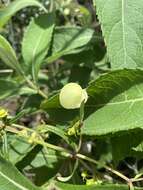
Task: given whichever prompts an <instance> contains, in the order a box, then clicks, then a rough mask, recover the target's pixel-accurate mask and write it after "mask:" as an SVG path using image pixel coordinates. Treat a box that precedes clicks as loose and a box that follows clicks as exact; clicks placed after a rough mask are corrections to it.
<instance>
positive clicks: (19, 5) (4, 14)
mask: <svg viewBox="0 0 143 190" xmlns="http://www.w3.org/2000/svg"><path fill="white" fill-rule="evenodd" d="M27 6H38V7H40V8H42V9H43V10H44V11H45V12H46V9H45V8H44V7H43V5H42V4H41V3H39V2H38V1H37V0H15V1H13V2H12V3H10V4H9V5H8V6H6V7H4V8H2V9H0V28H2V27H3V25H5V24H6V23H7V22H8V20H9V19H10V18H11V17H12V16H13V15H14V14H15V13H16V12H17V11H19V10H20V9H23V8H25V7H27Z"/></svg>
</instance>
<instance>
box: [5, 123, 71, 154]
mask: <svg viewBox="0 0 143 190" xmlns="http://www.w3.org/2000/svg"><path fill="white" fill-rule="evenodd" d="M13 127H16V128H19V129H26V130H27V131H30V132H32V133H33V132H35V131H34V130H32V129H29V128H27V127H24V126H21V125H17V124H12V127H10V126H6V128H5V129H6V131H9V132H12V133H15V134H19V135H20V136H22V137H24V138H26V139H29V137H27V136H26V135H24V134H21V131H19V130H16V129H14V128H13ZM34 143H35V144H39V145H42V146H43V147H47V148H50V149H53V150H56V151H59V152H62V153H63V155H64V156H65V157H71V156H72V155H71V153H70V152H69V151H68V150H67V149H65V148H63V147H59V146H56V145H53V144H50V143H47V142H45V141H44V140H38V139H36V138H35V139H34Z"/></svg>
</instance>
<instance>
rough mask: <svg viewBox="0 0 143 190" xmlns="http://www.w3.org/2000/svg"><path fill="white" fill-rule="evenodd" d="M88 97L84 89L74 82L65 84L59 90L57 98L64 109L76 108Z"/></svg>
mask: <svg viewBox="0 0 143 190" xmlns="http://www.w3.org/2000/svg"><path fill="white" fill-rule="evenodd" d="M87 98H88V95H87V92H86V90H85V89H82V88H81V86H80V85H78V84H76V83H68V84H66V85H65V86H64V87H63V88H62V89H61V92H60V95H59V100H60V104H61V106H63V107H64V108H65V109H76V108H79V107H80V106H81V103H82V102H83V101H84V102H86V101H87Z"/></svg>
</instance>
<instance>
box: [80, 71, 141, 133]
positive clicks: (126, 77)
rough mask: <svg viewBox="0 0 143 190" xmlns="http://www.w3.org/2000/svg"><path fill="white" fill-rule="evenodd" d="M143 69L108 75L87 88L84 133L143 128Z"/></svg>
mask: <svg viewBox="0 0 143 190" xmlns="http://www.w3.org/2000/svg"><path fill="white" fill-rule="evenodd" d="M142 76H143V72H142V71H140V70H120V71H114V72H110V73H109V74H105V75H103V76H101V77H100V78H98V79H97V80H95V81H94V82H92V83H91V84H90V85H89V87H88V88H87V92H88V94H89V96H90V98H89V100H88V102H87V104H86V110H85V114H86V119H85V121H84V127H83V128H82V133H84V134H86V135H107V134H113V133H116V132H119V131H128V130H131V129H137V128H141V129H142V128H143V117H142V114H143V111H142V110H143V77H142Z"/></svg>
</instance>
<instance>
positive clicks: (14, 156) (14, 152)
mask: <svg viewBox="0 0 143 190" xmlns="http://www.w3.org/2000/svg"><path fill="white" fill-rule="evenodd" d="M9 141H10V143H9V148H8V149H9V151H8V155H9V161H10V162H12V163H13V164H16V163H17V162H19V161H21V160H22V159H23V158H24V157H25V156H26V155H27V154H28V153H29V152H30V151H31V150H32V149H33V147H34V146H33V145H31V144H29V143H28V142H26V141H25V140H24V139H22V138H21V137H18V136H17V135H11V136H9Z"/></svg>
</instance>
